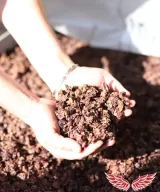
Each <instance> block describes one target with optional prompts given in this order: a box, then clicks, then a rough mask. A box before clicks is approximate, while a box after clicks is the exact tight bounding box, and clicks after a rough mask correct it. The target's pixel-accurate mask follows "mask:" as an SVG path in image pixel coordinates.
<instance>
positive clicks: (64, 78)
mask: <svg viewBox="0 0 160 192" xmlns="http://www.w3.org/2000/svg"><path fill="white" fill-rule="evenodd" d="M78 66H79V65H77V64H73V65H72V66H71V67H70V68H69V69H68V71H67V72H66V74H65V75H64V76H63V77H62V79H61V81H60V84H59V86H58V87H57V88H56V89H55V90H54V91H53V92H52V96H53V97H54V96H55V94H56V92H57V91H58V90H59V88H60V87H61V85H62V83H63V82H64V81H65V80H66V78H67V77H68V75H69V73H70V72H72V71H73V70H74V69H75V68H76V67H78Z"/></svg>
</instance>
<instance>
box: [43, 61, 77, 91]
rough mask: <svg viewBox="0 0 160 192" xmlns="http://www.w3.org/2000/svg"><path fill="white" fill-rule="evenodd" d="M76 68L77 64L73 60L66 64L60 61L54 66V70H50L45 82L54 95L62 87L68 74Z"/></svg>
mask: <svg viewBox="0 0 160 192" xmlns="http://www.w3.org/2000/svg"><path fill="white" fill-rule="evenodd" d="M74 66H75V67H76V66H77V64H75V63H74V62H72V61H71V60H68V61H67V62H66V61H65V62H64V63H63V62H62V60H58V61H57V62H56V63H55V65H54V69H53V70H50V71H49V70H48V72H47V73H46V75H47V76H46V81H45V82H46V84H47V85H48V87H49V89H50V91H51V92H52V93H53V92H54V91H55V90H56V89H57V88H58V87H59V86H60V84H61V83H62V81H63V79H65V77H66V75H67V73H68V72H70V70H71V71H72V70H73V69H74Z"/></svg>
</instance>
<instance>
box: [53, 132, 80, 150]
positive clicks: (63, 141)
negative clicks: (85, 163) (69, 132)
mask: <svg viewBox="0 0 160 192" xmlns="http://www.w3.org/2000/svg"><path fill="white" fill-rule="evenodd" d="M53 141H54V146H55V147H56V148H57V149H61V150H67V151H73V152H76V153H79V152H81V146H80V145H79V144H78V143H77V142H76V141H75V140H73V139H70V138H65V137H63V136H61V135H59V134H58V133H54V137H53Z"/></svg>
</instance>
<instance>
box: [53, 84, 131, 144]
mask: <svg viewBox="0 0 160 192" xmlns="http://www.w3.org/2000/svg"><path fill="white" fill-rule="evenodd" d="M127 107H128V108H129V99H128V98H127V97H126V95H125V93H124V92H123V93H118V92H113V91H112V90H111V89H109V87H108V86H107V87H98V86H90V85H84V86H73V87H71V86H68V85H66V90H60V91H59V93H58V99H57V101H56V110H55V114H56V116H57V118H58V121H59V126H60V128H61V134H62V135H63V136H65V137H69V138H72V139H75V140H76V141H77V142H78V143H79V144H80V145H81V146H82V147H83V148H84V147H86V146H87V145H89V144H91V143H94V142H96V141H98V140H102V141H107V140H108V139H114V138H115V128H116V122H115V120H116V118H120V117H121V116H122V114H123V112H124V110H125V109H126V108H127Z"/></svg>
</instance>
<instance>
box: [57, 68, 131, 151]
mask: <svg viewBox="0 0 160 192" xmlns="http://www.w3.org/2000/svg"><path fill="white" fill-rule="evenodd" d="M84 84H88V85H93V86H102V85H103V86H104V85H107V86H109V87H110V88H111V89H112V90H113V91H117V92H125V93H126V96H128V97H130V96H131V94H130V92H129V91H128V90H127V89H125V88H124V87H123V85H122V84H121V83H120V82H119V81H118V80H116V79H115V78H114V77H113V76H112V75H111V74H110V73H108V72H107V71H105V70H104V69H100V68H91V67H77V68H76V69H74V70H73V71H72V72H71V73H70V74H69V75H68V77H67V79H66V80H65V81H64V83H63V85H62V86H61V89H65V88H66V87H65V85H70V86H82V85H84ZM56 97H58V94H56ZM134 106H135V101H134V100H130V109H126V110H125V111H124V114H123V116H122V117H125V116H126V117H127V116H130V115H131V114H132V109H131V108H132V107H134ZM122 117H121V118H122ZM119 120H120V119H117V121H119ZM114 143H115V140H109V141H108V142H107V143H103V145H102V146H101V147H100V148H99V149H98V150H95V152H97V151H100V150H103V149H105V148H106V147H109V146H112V145H113V144H114Z"/></svg>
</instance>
